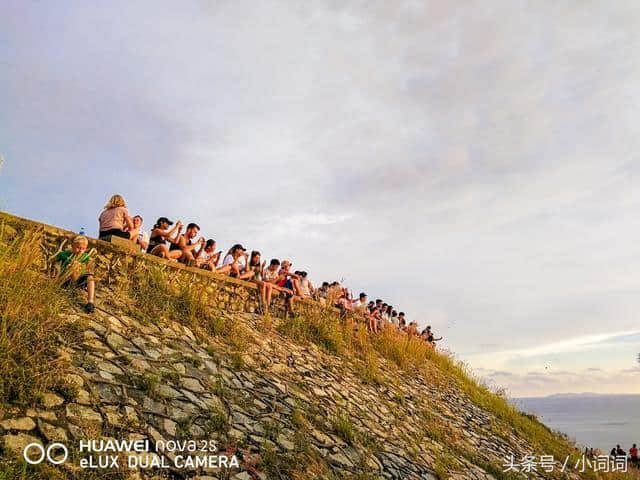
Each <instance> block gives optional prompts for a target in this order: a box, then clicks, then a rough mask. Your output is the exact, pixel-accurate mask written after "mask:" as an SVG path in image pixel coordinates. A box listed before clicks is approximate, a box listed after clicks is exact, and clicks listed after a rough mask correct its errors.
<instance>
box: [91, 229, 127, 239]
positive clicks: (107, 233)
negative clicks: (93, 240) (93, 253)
mask: <svg viewBox="0 0 640 480" xmlns="http://www.w3.org/2000/svg"><path fill="white" fill-rule="evenodd" d="M106 237H120V238H126V239H127V240H131V234H130V233H129V232H125V231H124V230H120V229H119V228H112V229H110V230H102V231H100V234H99V235H98V238H99V239H100V240H104V239H105V238H106Z"/></svg>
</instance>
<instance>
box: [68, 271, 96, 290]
mask: <svg viewBox="0 0 640 480" xmlns="http://www.w3.org/2000/svg"><path fill="white" fill-rule="evenodd" d="M90 276H91V274H89V273H85V274H84V275H80V276H79V277H78V278H77V279H76V280H71V279H69V280H65V282H64V283H63V284H62V288H70V287H75V288H87V280H89V277H90Z"/></svg>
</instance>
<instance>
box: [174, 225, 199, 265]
mask: <svg viewBox="0 0 640 480" xmlns="http://www.w3.org/2000/svg"><path fill="white" fill-rule="evenodd" d="M199 231H200V227H199V226H198V225H197V224H196V223H190V224H189V225H187V229H186V230H185V231H184V233H182V234H179V235H178V238H177V239H176V241H175V243H172V244H171V246H170V247H169V252H172V251H174V252H175V251H178V250H179V251H180V252H181V255H180V256H179V257H178V260H180V262H182V263H185V264H189V265H191V264H193V265H195V263H196V256H197V253H196V254H194V253H193V252H194V250H195V249H196V248H198V247H200V251H202V246H203V245H204V243H205V241H204V238H202V237H200V240H198V241H197V242H194V241H193V239H194V238H196V236H197V235H198V232H199ZM198 253H199V252H198Z"/></svg>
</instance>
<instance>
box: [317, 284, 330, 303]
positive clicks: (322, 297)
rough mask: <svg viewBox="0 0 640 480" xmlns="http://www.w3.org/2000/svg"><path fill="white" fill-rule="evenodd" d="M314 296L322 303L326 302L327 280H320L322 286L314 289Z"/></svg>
mask: <svg viewBox="0 0 640 480" xmlns="http://www.w3.org/2000/svg"><path fill="white" fill-rule="evenodd" d="M315 293H316V295H315V298H316V300H318V301H319V302H320V303H322V304H323V305H324V304H325V303H327V296H328V295H329V282H322V286H321V287H320V288H318V289H317V290H316V292H315Z"/></svg>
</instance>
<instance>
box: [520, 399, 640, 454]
mask: <svg viewBox="0 0 640 480" xmlns="http://www.w3.org/2000/svg"><path fill="white" fill-rule="evenodd" d="M516 404H517V405H518V407H519V408H520V409H521V410H522V411H524V412H527V413H533V414H534V415H536V416H537V417H538V418H539V419H540V420H541V421H542V422H544V423H545V424H546V425H547V426H549V427H551V428H552V429H554V430H559V431H561V432H564V433H566V434H567V435H568V436H569V437H570V438H572V439H574V440H575V441H576V442H577V443H578V444H580V445H581V446H582V447H585V446H588V447H593V448H599V449H601V450H602V451H603V452H605V453H609V451H610V450H611V448H613V447H614V446H616V445H617V444H620V446H621V447H622V448H624V450H625V451H629V448H630V447H631V445H632V444H633V443H636V444H640V415H639V413H640V395H596V394H583V395H580V394H578V395H552V396H549V397H542V398H518V399H516Z"/></svg>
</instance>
